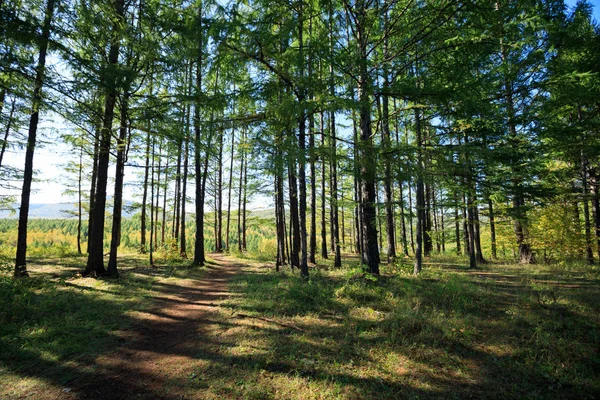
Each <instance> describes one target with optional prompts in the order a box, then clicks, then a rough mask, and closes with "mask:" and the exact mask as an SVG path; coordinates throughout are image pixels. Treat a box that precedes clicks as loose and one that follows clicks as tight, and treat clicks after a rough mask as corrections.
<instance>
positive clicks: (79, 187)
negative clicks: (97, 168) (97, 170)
mask: <svg viewBox="0 0 600 400" xmlns="http://www.w3.org/2000/svg"><path fill="white" fill-rule="evenodd" d="M82 182H83V143H80V144H79V174H78V176H77V254H82V251H81V218H82V215H81V214H82V208H83V206H82V197H83V196H82Z"/></svg>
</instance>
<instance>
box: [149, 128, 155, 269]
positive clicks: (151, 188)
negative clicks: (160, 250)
mask: <svg viewBox="0 0 600 400" xmlns="http://www.w3.org/2000/svg"><path fill="white" fill-rule="evenodd" d="M155 148H156V139H155V137H153V138H152V165H151V167H150V168H151V169H150V176H151V178H150V266H153V265H154V153H155Z"/></svg>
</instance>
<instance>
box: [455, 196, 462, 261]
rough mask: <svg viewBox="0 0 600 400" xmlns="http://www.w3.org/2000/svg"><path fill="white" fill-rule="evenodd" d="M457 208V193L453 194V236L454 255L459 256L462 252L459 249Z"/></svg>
mask: <svg viewBox="0 0 600 400" xmlns="http://www.w3.org/2000/svg"><path fill="white" fill-rule="evenodd" d="M458 208H459V202H458V193H457V192H454V234H455V236H456V238H455V239H456V254H457V255H459V256H460V255H461V254H462V252H461V249H460V217H459V216H458Z"/></svg>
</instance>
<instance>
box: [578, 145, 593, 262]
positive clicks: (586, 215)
mask: <svg viewBox="0 0 600 400" xmlns="http://www.w3.org/2000/svg"><path fill="white" fill-rule="evenodd" d="M581 188H582V193H581V194H582V199H581V200H582V202H583V221H584V224H585V227H584V229H585V251H586V260H587V262H588V264H589V265H593V264H594V252H593V250H592V232H591V230H592V228H591V222H590V207H589V203H588V179H587V160H586V159H585V157H584V156H583V151H582V154H581Z"/></svg>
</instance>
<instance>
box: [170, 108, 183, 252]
mask: <svg viewBox="0 0 600 400" xmlns="http://www.w3.org/2000/svg"><path fill="white" fill-rule="evenodd" d="M183 118H185V115H184V116H183V117H182V122H183ZM182 125H183V124H182ZM182 159H183V138H178V139H177V166H176V167H175V168H176V170H175V196H174V197H175V198H174V200H175V204H174V205H173V232H172V233H171V235H172V236H173V240H174V244H173V245H174V246H175V249H177V245H178V243H179V218H180V216H181V214H180V211H179V209H180V207H181V162H182Z"/></svg>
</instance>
